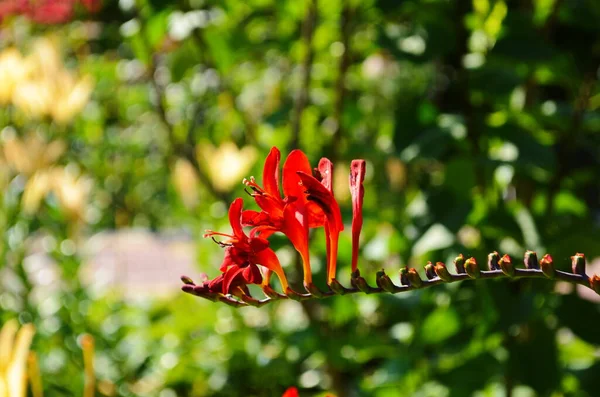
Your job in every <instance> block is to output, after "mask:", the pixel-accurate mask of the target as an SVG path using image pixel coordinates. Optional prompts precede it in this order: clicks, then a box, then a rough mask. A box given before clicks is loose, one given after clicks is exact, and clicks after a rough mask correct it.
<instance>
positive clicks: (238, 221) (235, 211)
mask: <svg viewBox="0 0 600 397" xmlns="http://www.w3.org/2000/svg"><path fill="white" fill-rule="evenodd" d="M243 206H244V201H243V200H242V199H241V198H239V197H238V198H236V199H235V200H233V203H231V206H230V207H229V223H230V224H231V228H232V229H233V234H234V236H235V237H236V238H237V239H238V240H245V239H246V235H245V234H244V230H243V229H242V207H243Z"/></svg>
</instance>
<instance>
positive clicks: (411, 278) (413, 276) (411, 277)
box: [406, 267, 423, 288]
mask: <svg viewBox="0 0 600 397" xmlns="http://www.w3.org/2000/svg"><path fill="white" fill-rule="evenodd" d="M406 277H407V278H408V282H409V283H410V285H411V286H412V287H415V288H421V287H422V286H423V280H421V276H419V272H417V269H414V268H412V267H411V268H410V269H408V273H407V274H406Z"/></svg>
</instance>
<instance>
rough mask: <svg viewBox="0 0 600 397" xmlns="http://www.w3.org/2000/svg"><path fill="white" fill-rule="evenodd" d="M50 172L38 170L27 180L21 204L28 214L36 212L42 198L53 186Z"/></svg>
mask: <svg viewBox="0 0 600 397" xmlns="http://www.w3.org/2000/svg"><path fill="white" fill-rule="evenodd" d="M50 174H51V172H50V171H40V172H36V173H35V174H33V176H32V177H31V178H30V179H29V181H27V184H26V185H25V189H24V191H23V198H22V199H21V206H22V207H23V212H25V213H26V214H35V213H36V212H37V210H38V209H39V208H40V204H41V202H42V200H43V199H44V197H46V194H48V192H49V191H50V188H51V180H50Z"/></svg>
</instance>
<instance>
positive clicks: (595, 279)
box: [590, 274, 600, 295]
mask: <svg viewBox="0 0 600 397" xmlns="http://www.w3.org/2000/svg"><path fill="white" fill-rule="evenodd" d="M590 287H592V289H593V290H594V291H596V293H597V294H598V295H600V276H599V275H597V274H594V275H593V276H592V277H591V278H590Z"/></svg>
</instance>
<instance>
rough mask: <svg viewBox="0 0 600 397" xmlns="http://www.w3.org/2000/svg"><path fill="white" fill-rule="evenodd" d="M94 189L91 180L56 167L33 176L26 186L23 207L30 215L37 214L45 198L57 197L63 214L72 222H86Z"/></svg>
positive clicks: (22, 201)
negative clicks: (90, 197) (87, 210)
mask: <svg viewBox="0 0 600 397" xmlns="http://www.w3.org/2000/svg"><path fill="white" fill-rule="evenodd" d="M92 187H93V182H92V180H91V179H90V178H88V177H86V176H83V175H77V174H76V173H74V172H71V171H70V170H68V169H66V168H64V167H55V168H51V169H48V170H41V171H38V172H36V173H35V174H33V176H32V177H31V178H30V179H29V181H28V182H27V184H26V185H25V189H24V192H23V198H22V200H21V205H22V207H23V211H24V212H25V213H28V214H33V213H35V212H37V210H38V209H39V207H40V204H41V202H42V200H43V199H44V197H46V195H48V194H49V193H50V192H52V193H54V195H56V198H57V199H58V202H59V204H60V207H61V209H62V210H63V212H64V213H65V214H66V215H67V216H68V217H69V218H71V219H72V220H84V217H85V210H86V207H87V202H88V198H89V194H90V192H91V189H92Z"/></svg>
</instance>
